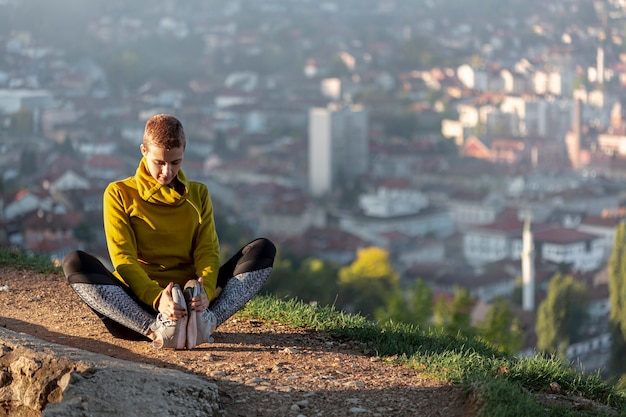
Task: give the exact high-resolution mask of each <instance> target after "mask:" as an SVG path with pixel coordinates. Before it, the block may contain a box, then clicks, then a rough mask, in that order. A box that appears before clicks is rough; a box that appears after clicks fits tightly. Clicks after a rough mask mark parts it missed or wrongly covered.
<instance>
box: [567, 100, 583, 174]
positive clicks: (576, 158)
mask: <svg viewBox="0 0 626 417" xmlns="http://www.w3.org/2000/svg"><path fill="white" fill-rule="evenodd" d="M582 113H583V103H582V101H581V100H580V99H578V98H576V99H574V120H573V123H572V138H571V141H570V143H569V144H568V147H569V149H568V150H569V157H570V163H571V164H572V169H573V170H575V171H577V170H579V169H580V143H581V138H582V130H583V127H582V125H583V114H582Z"/></svg>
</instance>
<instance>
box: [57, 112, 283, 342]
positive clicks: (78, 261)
mask: <svg viewBox="0 0 626 417" xmlns="http://www.w3.org/2000/svg"><path fill="white" fill-rule="evenodd" d="M185 146H186V137H185V132H184V130H183V126H182V124H181V122H180V121H179V120H178V119H176V118H175V117H174V116H171V115H167V114H159V115H156V116H154V117H152V118H151V119H150V120H148V122H147V123H146V127H145V131H144V137H143V143H142V144H141V145H140V150H141V154H142V156H143V157H142V159H141V161H140V163H139V166H138V168H137V170H136V172H135V175H133V176H131V177H129V178H126V179H124V180H121V181H116V182H113V183H111V184H109V186H108V187H107V188H106V190H105V192H104V206H103V212H104V231H105V235H106V241H107V246H108V250H109V256H110V257H111V261H112V264H113V267H114V271H113V272H110V271H109V270H108V269H107V268H106V267H104V265H103V264H102V263H101V262H100V261H98V260H97V259H96V258H95V257H93V256H92V255H90V254H88V253H86V252H82V251H73V252H70V253H68V254H67V255H66V256H65V258H64V259H63V271H64V273H65V276H66V277H67V280H68V282H69V284H70V285H71V287H72V288H73V289H74V291H75V292H76V293H77V294H78V295H79V296H80V297H81V299H83V301H85V302H86V303H87V305H89V307H90V308H91V309H92V310H94V311H95V312H96V314H97V315H98V316H99V317H100V318H101V319H102V321H103V322H104V324H105V326H106V327H107V329H108V330H109V331H110V332H111V334H113V335H114V336H116V337H121V338H126V339H129V338H130V339H132V338H141V337H146V338H148V339H150V340H152V341H153V346H155V347H157V348H160V347H165V348H174V349H183V348H187V349H193V348H194V347H195V346H197V345H199V344H202V343H206V342H211V341H212V338H211V334H212V333H213V332H214V330H215V328H216V327H217V326H219V325H220V324H222V323H223V322H224V321H225V320H226V319H227V318H228V317H230V316H231V315H233V314H234V313H235V312H236V311H238V310H239V309H240V308H241V307H242V306H243V305H244V304H245V303H246V302H248V301H249V300H250V298H252V297H253V296H254V295H255V294H256V293H257V292H258V291H259V290H260V288H261V286H262V285H263V283H264V282H265V281H266V280H267V277H268V276H269V274H270V272H271V270H272V265H273V262H274V257H275V254H276V248H275V247H274V245H273V244H272V242H270V241H269V240H267V239H264V238H261V239H256V240H254V241H252V242H250V243H249V244H247V245H246V246H244V247H243V248H242V249H241V250H240V251H239V252H237V253H236V254H235V255H234V256H233V257H232V258H231V259H230V260H228V261H227V262H226V263H225V264H224V265H223V266H222V267H218V266H219V263H218V262H219V243H218V237H217V233H216V230H215V223H214V220H213V206H212V203H211V198H210V195H209V192H208V189H207V187H206V186H205V185H204V184H202V183H199V182H194V181H189V180H188V179H187V178H186V176H185V175H184V173H183V171H182V170H181V169H180V167H181V165H182V162H183V158H184V153H185Z"/></svg>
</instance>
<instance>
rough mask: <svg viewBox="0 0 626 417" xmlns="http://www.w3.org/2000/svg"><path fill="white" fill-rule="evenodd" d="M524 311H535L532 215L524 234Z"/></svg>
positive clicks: (526, 223) (525, 222) (528, 218)
mask: <svg viewBox="0 0 626 417" xmlns="http://www.w3.org/2000/svg"><path fill="white" fill-rule="evenodd" d="M522 309H523V310H524V311H534V310H535V248H534V244H533V234H532V232H531V230H530V215H529V216H528V217H527V218H526V220H525V221H524V231H523V232H522Z"/></svg>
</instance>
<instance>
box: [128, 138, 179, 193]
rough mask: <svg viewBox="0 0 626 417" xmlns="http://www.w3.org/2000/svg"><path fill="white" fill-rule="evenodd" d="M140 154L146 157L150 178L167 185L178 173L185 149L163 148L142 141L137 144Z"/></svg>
mask: <svg viewBox="0 0 626 417" xmlns="http://www.w3.org/2000/svg"><path fill="white" fill-rule="evenodd" d="M139 148H140V149H141V154H142V155H143V156H144V157H145V158H146V162H147V165H148V170H149V171H150V175H151V176H152V178H154V179H155V180H156V182H158V183H159V184H161V185H167V184H169V183H170V182H172V180H173V179H174V178H176V175H177V174H178V170H179V169H180V166H181V164H182V163H183V156H184V154H185V149H184V148H182V147H180V148H173V149H169V150H167V149H165V148H160V147H158V146H155V145H149V146H146V145H144V144H143V143H142V144H141V145H140V146H139Z"/></svg>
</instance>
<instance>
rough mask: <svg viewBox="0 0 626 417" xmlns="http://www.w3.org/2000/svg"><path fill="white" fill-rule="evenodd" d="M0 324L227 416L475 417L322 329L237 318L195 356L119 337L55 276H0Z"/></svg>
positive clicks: (442, 393) (453, 394) (439, 390)
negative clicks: (176, 379)
mask: <svg viewBox="0 0 626 417" xmlns="http://www.w3.org/2000/svg"><path fill="white" fill-rule="evenodd" d="M0 326H1V327H4V328H6V329H8V330H12V331H15V332H20V333H25V334H28V335H32V336H34V337H36V338H38V339H41V340H44V341H47V342H52V343H55V344H61V345H65V346H70V347H73V348H78V349H82V350H86V351H89V352H94V353H98V354H103V355H106V356H108V357H111V358H118V359H122V360H125V361H130V362H136V363H139V364H147V365H150V366H155V367H158V368H160V369H171V370H178V371H182V372H184V373H185V374H191V375H193V376H195V377H199V378H200V379H201V380H202V381H206V382H209V383H214V384H216V385H217V387H218V406H219V411H218V413H219V414H220V415H224V416H234V417H239V416H246V417H248V416H249V417H253V416H258V417H265V416H267V417H270V416H271V417H276V416H294V417H297V416H299V417H303V416H305V417H313V416H358V415H363V416H416V415H419V416H446V417H454V416H472V415H475V414H476V412H475V409H476V407H475V405H474V404H472V402H471V400H469V399H468V398H467V397H466V396H465V395H464V394H463V392H462V391H461V389H460V388H458V387H453V386H449V385H445V384H442V383H439V382H437V381H433V380H431V379H429V378H427V377H426V376H424V375H421V374H420V373H419V372H418V371H416V370H415V369H411V368H407V367H403V366H399V365H396V364H393V363H392V362H388V361H382V360H378V359H376V358H374V357H371V356H367V355H364V354H362V353H361V350H360V349H359V346H358V345H357V344H355V343H354V342H352V341H350V340H342V339H338V338H336V337H333V336H332V335H330V334H327V333H324V332H317V331H312V330H309V329H292V328H288V327H286V326H283V325H280V324H276V323H267V322H263V321H256V320H248V319H241V318H237V317H234V318H231V319H230V320H228V321H227V322H226V323H224V325H222V326H220V327H219V328H218V331H217V332H216V334H215V343H212V344H205V345H202V346H200V347H198V348H196V349H193V350H182V351H174V350H156V349H154V348H152V346H151V345H150V343H148V342H136V341H125V340H120V339H115V338H113V337H111V336H110V335H109V334H108V333H107V332H106V330H105V328H104V326H103V325H102V324H101V323H100V321H99V320H98V319H97V318H96V316H95V315H94V314H93V313H92V312H91V311H90V310H89V309H88V308H87V307H86V306H85V305H84V304H83V303H82V302H81V301H80V300H79V298H78V297H77V296H76V295H75V294H74V292H73V291H72V290H71V289H70V287H69V286H68V285H67V284H66V283H65V282H64V278H63V277H62V276H61V275H56V274H38V273H33V272H31V271H20V270H15V269H10V268H9V269H6V268H5V269H3V270H0ZM0 356H1V355H0ZM0 366H1V365H0ZM0 371H1V369H0ZM1 415H2V412H1V410H0V416H1ZM155 415H158V413H157V414H155Z"/></svg>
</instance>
